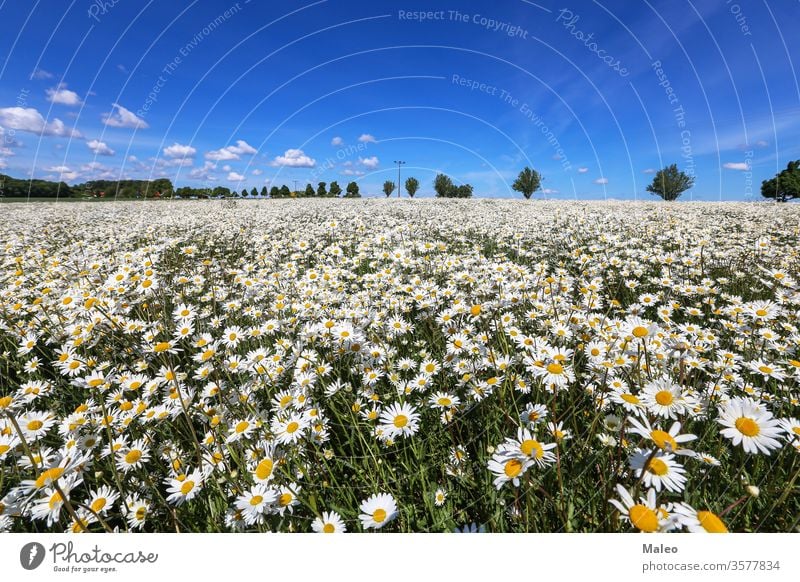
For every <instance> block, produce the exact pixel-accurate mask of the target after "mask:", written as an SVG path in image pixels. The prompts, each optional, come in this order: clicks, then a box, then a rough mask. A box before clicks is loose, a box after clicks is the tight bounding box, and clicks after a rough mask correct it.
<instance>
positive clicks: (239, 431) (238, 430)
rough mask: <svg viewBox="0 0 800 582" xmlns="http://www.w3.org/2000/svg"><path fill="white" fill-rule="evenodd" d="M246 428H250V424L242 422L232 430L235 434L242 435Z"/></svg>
mask: <svg viewBox="0 0 800 582" xmlns="http://www.w3.org/2000/svg"><path fill="white" fill-rule="evenodd" d="M248 428H250V423H249V422H247V421H246V420H243V421H242V422H240V423H239V424H237V425H236V428H235V429H234V430H235V431H236V434H242V433H243V432H244V431H246V430H247V429H248Z"/></svg>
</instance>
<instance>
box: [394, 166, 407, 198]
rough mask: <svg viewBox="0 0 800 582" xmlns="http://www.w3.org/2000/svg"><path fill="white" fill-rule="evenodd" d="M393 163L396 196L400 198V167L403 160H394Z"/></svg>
mask: <svg viewBox="0 0 800 582" xmlns="http://www.w3.org/2000/svg"><path fill="white" fill-rule="evenodd" d="M394 163H395V164H397V197H398V198H400V196H401V194H400V168H402V167H403V165H404V164H405V162H401V161H398V160H395V161H394Z"/></svg>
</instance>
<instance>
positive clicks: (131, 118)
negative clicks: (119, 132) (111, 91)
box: [102, 103, 150, 129]
mask: <svg viewBox="0 0 800 582" xmlns="http://www.w3.org/2000/svg"><path fill="white" fill-rule="evenodd" d="M112 107H113V109H112V110H111V113H104V114H103V116H102V119H103V123H105V124H106V125H108V126H110V127H129V128H131V129H147V128H148V127H150V126H149V125H147V122H146V121H145V120H144V119H140V118H138V117H136V114H135V113H133V112H132V111H129V110H128V109H125V108H124V107H123V106H122V105H120V104H119V103H113V104H112Z"/></svg>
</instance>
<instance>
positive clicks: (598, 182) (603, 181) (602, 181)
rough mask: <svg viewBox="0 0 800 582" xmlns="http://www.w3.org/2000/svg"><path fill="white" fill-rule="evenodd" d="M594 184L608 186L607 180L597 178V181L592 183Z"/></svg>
mask: <svg viewBox="0 0 800 582" xmlns="http://www.w3.org/2000/svg"><path fill="white" fill-rule="evenodd" d="M594 183H595V184H599V185H601V186H605V185H606V184H608V178H598V179H597V180H595V181H594Z"/></svg>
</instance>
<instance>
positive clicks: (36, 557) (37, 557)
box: [19, 542, 45, 570]
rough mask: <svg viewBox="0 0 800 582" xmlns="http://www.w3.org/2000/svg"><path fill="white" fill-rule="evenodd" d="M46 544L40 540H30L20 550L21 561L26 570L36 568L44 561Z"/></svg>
mask: <svg viewBox="0 0 800 582" xmlns="http://www.w3.org/2000/svg"><path fill="white" fill-rule="evenodd" d="M44 555H45V550H44V546H43V545H42V544H40V543H38V542H30V543H29V544H25V545H24V546H22V549H21V550H20V551H19V563H20V564H22V567H23V568H25V569H26V570H35V569H36V568H38V567H39V566H41V565H42V562H44Z"/></svg>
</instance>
